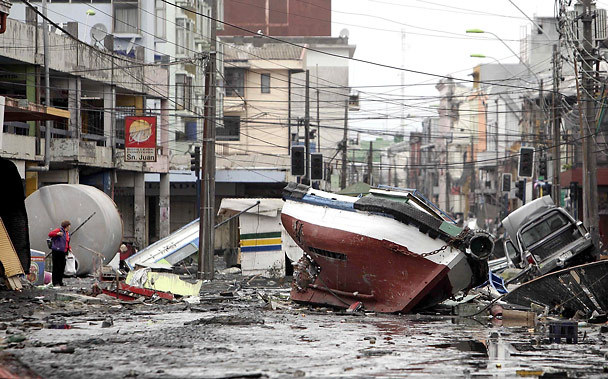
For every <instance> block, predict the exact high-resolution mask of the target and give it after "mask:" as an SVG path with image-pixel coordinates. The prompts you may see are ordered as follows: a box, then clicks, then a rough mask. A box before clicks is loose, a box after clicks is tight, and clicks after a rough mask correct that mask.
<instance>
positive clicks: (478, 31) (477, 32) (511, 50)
mask: <svg viewBox="0 0 608 379" xmlns="http://www.w3.org/2000/svg"><path fill="white" fill-rule="evenodd" d="M466 32H467V33H475V34H482V33H485V34H491V35H493V36H494V37H496V39H497V40H499V41H500V42H502V44H503V45H505V46H506V47H507V49H509V51H510V52H511V53H512V54H513V55H514V56H516V57H517V59H519V62H520V63H521V64H523V65H524V66H526V68H527V69H528V70H529V71H530V72H531V73H532V74H533V75H534V76H535V77H536V80H538V81H539V82H540V79H539V78H538V75H536V73H535V72H534V70H532V68H531V67H530V66H529V65H528V64H527V63H526V62H524V61H523V60H522V59H521V57H520V56H519V55H518V54H517V53H516V52H515V51H513V49H511V47H510V46H509V45H508V44H507V43H506V42H505V41H503V40H502V38H500V37H499V36H497V35H496V34H494V33H492V32H488V31H486V30H482V29H467V30H466ZM476 55H482V54H476ZM471 56H473V55H471ZM484 57H485V56H484ZM480 58H481V57H480Z"/></svg>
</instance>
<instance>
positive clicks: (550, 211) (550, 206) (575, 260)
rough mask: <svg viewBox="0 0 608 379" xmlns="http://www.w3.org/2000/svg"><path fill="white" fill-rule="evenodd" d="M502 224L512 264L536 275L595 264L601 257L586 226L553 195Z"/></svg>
mask: <svg viewBox="0 0 608 379" xmlns="http://www.w3.org/2000/svg"><path fill="white" fill-rule="evenodd" d="M502 223H503V226H504V227H505V231H506V238H505V242H504V246H505V251H506V253H507V254H506V255H507V259H508V260H509V262H510V265H512V266H515V267H519V268H523V269H528V270H529V271H530V273H531V274H533V276H538V275H544V274H547V273H549V272H552V271H555V270H559V269H563V268H565V267H571V266H576V265H579V264H583V263H589V262H593V261H595V260H596V259H597V256H598V254H599V253H598V249H597V248H596V246H595V245H594V244H593V242H592V240H591V236H590V234H589V232H588V231H587V229H586V228H585V226H584V225H583V223H582V222H581V221H577V220H575V219H574V218H572V216H570V215H569V214H568V213H567V212H566V211H565V210H564V209H563V208H561V207H558V206H556V205H555V204H554V203H553V200H551V197H549V196H544V197H542V198H540V199H536V200H534V201H531V202H530V203H528V204H526V205H524V206H523V207H521V208H519V209H517V210H516V211H514V212H512V213H511V214H510V215H509V216H507V217H505V218H504V220H502Z"/></svg>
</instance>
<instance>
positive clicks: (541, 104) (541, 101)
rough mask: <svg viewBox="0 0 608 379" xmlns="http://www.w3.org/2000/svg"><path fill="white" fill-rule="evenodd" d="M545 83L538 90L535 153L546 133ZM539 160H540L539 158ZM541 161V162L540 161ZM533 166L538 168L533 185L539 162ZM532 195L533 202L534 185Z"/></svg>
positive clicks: (534, 177) (541, 82)
mask: <svg viewBox="0 0 608 379" xmlns="http://www.w3.org/2000/svg"><path fill="white" fill-rule="evenodd" d="M543 87H544V81H543V79H541V80H540V87H539V89H538V110H539V112H538V118H537V121H536V122H537V124H538V127H536V125H535V129H534V151H539V148H540V144H541V142H540V141H541V140H544V139H541V133H543V132H544V131H545V96H544V93H543V90H544V88H543ZM538 155H539V154H535V156H538ZM537 160H538V158H537ZM538 161H539V160H538ZM533 165H535V166H536V168H537V169H536V170H533V172H532V183H536V180H537V179H538V162H533ZM538 193H539V195H540V193H541V190H540V188H539V190H538ZM530 195H531V196H532V200H534V185H533V186H532V192H531V193H530Z"/></svg>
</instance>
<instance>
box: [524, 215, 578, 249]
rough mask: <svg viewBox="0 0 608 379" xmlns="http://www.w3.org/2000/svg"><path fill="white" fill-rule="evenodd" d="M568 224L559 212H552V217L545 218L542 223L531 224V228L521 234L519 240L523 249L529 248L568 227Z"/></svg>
mask: <svg viewBox="0 0 608 379" xmlns="http://www.w3.org/2000/svg"><path fill="white" fill-rule="evenodd" d="M568 224H569V222H568V220H567V219H566V217H565V216H564V215H562V214H561V213H559V212H553V214H552V215H550V216H546V217H545V218H544V219H543V220H542V221H540V222H537V223H534V224H532V226H531V227H529V228H528V229H526V230H524V231H523V232H522V233H521V239H522V242H523V244H524V246H525V247H530V246H532V245H533V244H535V243H536V242H538V241H540V240H541V239H543V238H545V237H547V236H548V235H549V234H551V233H553V232H555V231H557V230H559V229H561V228H562V227H563V226H565V225H568Z"/></svg>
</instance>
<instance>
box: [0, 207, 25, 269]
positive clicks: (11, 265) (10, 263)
mask: <svg viewBox="0 0 608 379" xmlns="http://www.w3.org/2000/svg"><path fill="white" fill-rule="evenodd" d="M0 262H2V265H3V266H4V272H5V274H6V277H7V278H10V277H11V276H15V275H20V274H23V268H22V267H21V262H19V257H18V256H17V252H16V251H15V248H14V247H13V243H12V242H11V239H10V238H9V237H8V233H7V231H6V227H5V226H4V222H2V219H0Z"/></svg>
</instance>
